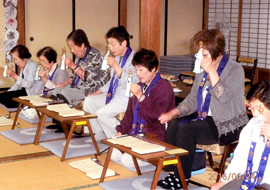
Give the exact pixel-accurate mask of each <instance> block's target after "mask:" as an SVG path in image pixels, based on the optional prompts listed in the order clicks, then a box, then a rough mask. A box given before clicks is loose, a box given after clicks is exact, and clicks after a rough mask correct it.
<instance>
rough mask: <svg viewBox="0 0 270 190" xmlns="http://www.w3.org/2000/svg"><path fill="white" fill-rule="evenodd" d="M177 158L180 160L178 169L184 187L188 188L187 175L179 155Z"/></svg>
mask: <svg viewBox="0 0 270 190" xmlns="http://www.w3.org/2000/svg"><path fill="white" fill-rule="evenodd" d="M176 159H177V160H178V163H177V169H178V173H179V176H180V179H181V182H182V186H183V189H188V188H187V183H186V179H185V175H184V172H183V168H182V164H181V162H180V159H179V156H176Z"/></svg>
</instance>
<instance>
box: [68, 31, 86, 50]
mask: <svg viewBox="0 0 270 190" xmlns="http://www.w3.org/2000/svg"><path fill="white" fill-rule="evenodd" d="M69 40H72V41H73V42H74V44H75V45H76V46H78V47H81V46H82V44H84V45H85V47H88V46H90V43H89V41H88V38H87V35H86V33H85V32H84V31H83V30H82V29H77V30H73V31H72V32H71V33H70V34H69V35H68V36H67V41H69Z"/></svg>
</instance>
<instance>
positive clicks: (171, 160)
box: [99, 137, 188, 189]
mask: <svg viewBox="0 0 270 190" xmlns="http://www.w3.org/2000/svg"><path fill="white" fill-rule="evenodd" d="M101 142H102V143H104V144H107V145H109V146H110V148H109V151H108V153H107V157H106V160H105V164H104V168H103V171H102V174H101V177H100V181H99V182H100V183H101V182H103V181H104V178H105V174H106V171H107V168H108V165H109V162H110V158H111V154H112V150H113V148H116V149H118V150H120V151H123V152H126V153H128V154H130V155H131V156H132V159H133V162H134V165H135V168H136V171H137V174H138V175H141V171H140V168H139V165H138V162H137V159H136V158H138V159H140V160H142V161H146V162H151V163H153V164H155V165H156V166H157V168H156V171H155V174H154V178H153V181H152V185H151V189H155V188H156V186H157V182H158V179H159V176H160V172H161V170H162V168H163V167H165V166H166V165H176V166H177V168H178V172H179V175H180V179H181V182H182V185H183V188H184V189H188V188H187V184H186V180H185V176H184V173H183V169H182V165H181V162H180V159H179V156H184V155H187V154H188V151H185V150H183V152H181V153H175V154H168V153H166V152H165V151H160V152H154V153H149V154H138V153H136V152H133V151H131V148H128V147H125V146H122V145H118V144H113V143H111V142H109V141H108V139H103V140H101ZM147 142H150V143H155V144H158V145H162V146H164V147H165V148H166V150H172V149H179V148H178V147H175V146H172V145H170V144H167V143H165V142H162V141H159V140H157V139H154V138H151V137H147Z"/></svg>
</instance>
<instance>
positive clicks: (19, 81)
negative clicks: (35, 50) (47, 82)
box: [0, 45, 44, 108]
mask: <svg viewBox="0 0 270 190" xmlns="http://www.w3.org/2000/svg"><path fill="white" fill-rule="evenodd" d="M10 53H11V56H12V59H13V61H14V63H15V64H16V65H17V66H18V67H19V68H20V74H19V75H17V73H15V72H14V71H12V70H11V69H7V75H8V76H10V77H12V78H13V79H14V80H15V81H16V82H15V84H14V85H13V86H12V87H11V88H10V89H9V90H8V91H7V92H3V93H0V103H1V104H3V105H5V106H6V107H7V108H16V107H18V105H19V104H18V102H14V101H13V100H12V98H14V97H19V96H33V95H37V94H40V92H41V89H42V87H43V84H44V82H43V81H36V80H35V74H36V70H37V67H38V64H37V63H35V62H34V61H32V60H31V59H30V58H31V56H32V55H31V53H30V52H29V50H28V48H27V47H25V46H23V45H17V46H15V47H14V48H13V49H12V50H11V51H10Z"/></svg>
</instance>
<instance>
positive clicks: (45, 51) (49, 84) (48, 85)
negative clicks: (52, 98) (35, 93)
mask: <svg viewBox="0 0 270 190" xmlns="http://www.w3.org/2000/svg"><path fill="white" fill-rule="evenodd" d="M37 57H38V58H39V61H40V62H41V65H42V67H43V68H44V70H40V71H39V73H38V75H39V76H40V77H41V78H42V80H43V81H44V82H45V86H44V90H43V92H44V94H46V95H47V94H51V91H48V90H50V89H54V88H56V87H57V85H58V84H61V83H63V82H65V81H67V80H69V74H68V72H67V71H66V70H61V69H60V66H59V65H58V64H57V63H56V60H57V53H56V51H55V50H54V49H53V48H51V47H48V46H47V47H44V48H42V49H40V50H39V51H38V52H37Z"/></svg>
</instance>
